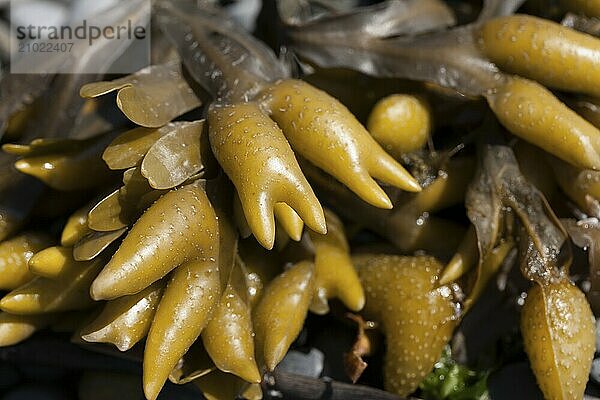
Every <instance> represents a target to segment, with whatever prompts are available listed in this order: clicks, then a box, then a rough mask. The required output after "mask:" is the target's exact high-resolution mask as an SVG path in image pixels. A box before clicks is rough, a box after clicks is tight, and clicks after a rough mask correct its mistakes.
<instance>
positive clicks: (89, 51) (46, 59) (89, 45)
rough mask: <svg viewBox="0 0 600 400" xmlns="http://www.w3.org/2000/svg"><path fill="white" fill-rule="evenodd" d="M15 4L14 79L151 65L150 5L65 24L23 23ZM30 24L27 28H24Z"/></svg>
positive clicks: (131, 2)
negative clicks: (19, 75) (16, 11)
mask: <svg viewBox="0 0 600 400" xmlns="http://www.w3.org/2000/svg"><path fill="white" fill-rule="evenodd" d="M20 1H22V0H11V2H10V6H11V11H10V17H11V36H12V42H11V64H10V71H11V73H19V74H49V73H82V74H105V73H119V74H121V73H132V72H135V71H137V70H140V69H142V68H144V67H145V66H147V65H149V63H150V12H151V0H128V1H121V2H117V3H116V4H113V5H112V6H110V7H108V8H106V9H104V10H100V11H99V12H96V13H94V15H85V16H81V15H79V16H75V17H70V18H66V20H65V21H61V23H60V24H54V25H50V24H40V23H39V22H35V21H31V23H28V22H29V21H23V19H22V15H21V16H20V17H21V18H17V15H15V14H13V12H14V10H16V9H17V7H15V4H16V3H17V2H20ZM24 22H25V23H24Z"/></svg>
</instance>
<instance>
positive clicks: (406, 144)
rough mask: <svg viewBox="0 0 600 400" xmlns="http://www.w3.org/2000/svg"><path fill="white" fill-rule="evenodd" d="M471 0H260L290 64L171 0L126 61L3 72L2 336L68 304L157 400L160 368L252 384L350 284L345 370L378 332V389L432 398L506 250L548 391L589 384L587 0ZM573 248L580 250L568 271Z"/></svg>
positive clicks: (228, 388) (590, 91)
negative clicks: (351, 4)
mask: <svg viewBox="0 0 600 400" xmlns="http://www.w3.org/2000/svg"><path fill="white" fill-rule="evenodd" d="M454 3H457V2H454ZM462 3H465V4H464V5H465V7H466V8H465V7H463V8H456V9H455V10H453V9H452V8H450V7H449V6H448V5H447V4H446V3H444V2H441V1H438V0H427V1H405V0H391V1H386V2H383V3H377V4H375V5H372V6H368V7H362V8H353V9H335V7H334V6H332V8H331V9H328V8H325V7H323V3H311V2H305V1H299V0H285V1H280V2H278V3H277V4H276V5H275V4H272V3H270V2H265V4H266V6H265V9H266V10H267V11H265V13H266V15H268V9H269V7H268V5H269V4H270V5H271V6H273V7H271V8H276V10H277V11H278V18H280V24H279V25H280V27H281V32H278V35H277V36H278V37H277V39H278V40H279V41H280V42H283V43H285V45H286V47H285V51H282V55H281V57H279V58H278V57H276V55H275V53H273V51H272V50H271V49H270V48H269V47H267V46H266V45H265V44H263V43H262V42H261V41H259V40H258V39H257V38H256V37H254V36H251V35H249V34H248V33H246V32H244V30H243V29H242V28H240V27H239V26H238V25H237V24H236V23H235V22H233V20H231V19H229V18H228V17H227V16H226V15H225V14H224V12H223V10H221V9H219V8H216V7H215V6H211V5H206V4H201V5H197V4H196V2H192V1H190V2H186V1H181V2H167V1H164V2H160V1H159V2H157V3H156V4H155V5H154V8H153V11H152V18H153V21H154V24H155V25H156V26H157V27H159V28H160V31H158V30H157V32H156V33H155V35H154V37H153V60H152V61H153V65H151V66H149V67H147V68H145V69H143V70H141V71H139V72H136V73H134V74H131V75H128V76H124V77H118V78H116V79H112V80H103V81H97V79H98V78H97V77H92V76H88V75H85V76H83V75H81V76H79V75H71V76H68V77H67V76H43V77H38V76H35V77H32V76H29V77H27V76H19V75H12V76H11V75H7V76H5V77H4V78H3V80H2V81H1V82H0V92H2V94H3V96H2V100H1V107H0V116H1V118H2V122H3V124H2V129H3V131H2V134H3V139H2V141H3V143H4V144H3V146H2V149H3V153H2V155H0V164H1V168H2V174H0V240H1V242H0V289H1V290H3V291H5V293H4V295H3V297H2V299H1V300H0V309H1V310H2V311H1V313H0V345H1V346H10V345H14V344H16V343H19V342H21V341H24V340H26V339H27V338H29V337H30V336H31V335H32V334H33V333H34V332H36V331H38V330H41V329H44V328H46V327H49V326H55V325H56V324H61V323H62V324H64V321H70V326H71V327H72V328H71V329H72V330H73V331H74V336H73V338H74V339H73V340H76V341H81V340H83V341H86V342H94V343H110V344H113V345H114V346H116V348H117V349H118V350H120V351H123V352H125V351H128V350H130V349H131V348H132V347H133V346H134V345H136V344H137V343H140V342H145V345H144V351H143V388H144V393H145V395H146V398H147V399H150V400H153V399H155V398H156V397H157V396H158V394H159V392H160V391H161V388H162V387H163V385H164V384H165V382H166V381H167V380H171V381H173V382H176V383H187V382H190V381H193V382H194V383H195V384H196V385H198V386H199V387H200V388H201V390H202V391H203V392H204V394H205V396H207V397H209V398H217V399H226V398H233V397H234V396H236V395H238V396H243V397H246V398H259V397H260V396H261V386H260V383H261V380H262V379H263V375H264V373H265V372H266V371H273V370H274V369H275V368H276V367H277V365H278V364H279V363H280V362H281V361H282V359H283V358H284V356H285V355H286V353H287V351H288V349H289V348H290V346H291V345H292V344H293V342H294V340H295V339H296V338H297V336H298V335H299V333H300V332H301V330H302V328H303V325H304V321H305V318H306V317H307V313H308V312H309V311H310V312H312V313H316V314H327V313H329V312H330V306H331V305H330V302H331V300H332V299H338V300H339V301H340V302H341V304H343V307H344V308H345V309H346V310H348V311H349V312H352V313H355V315H354V316H353V317H352V319H353V320H356V321H358V323H359V328H360V334H359V336H358V339H357V340H358V341H357V343H356V344H355V346H354V347H353V349H352V352H350V349H348V350H349V353H348V354H347V355H346V362H347V365H346V366H347V368H348V370H349V373H350V374H351V375H352V378H353V379H354V380H356V379H358V378H359V377H360V375H361V373H362V372H363V370H364V369H365V368H368V367H367V365H366V363H365V362H364V361H363V359H362V357H365V356H367V355H369V354H370V352H371V350H372V349H371V347H372V345H373V346H375V345H376V343H371V342H370V340H369V337H368V335H365V327H367V326H368V327H370V328H373V327H374V326H375V327H377V328H378V329H379V330H381V331H382V332H383V334H384V336H385V338H386V342H385V343H386V345H385V350H386V354H385V360H384V363H383V364H384V365H383V378H384V379H383V381H384V386H385V389H386V390H388V391H391V392H393V393H395V394H397V395H400V396H406V395H409V394H411V393H413V392H415V390H417V388H418V387H419V385H420V384H421V389H422V390H424V393H426V390H425V389H426V387H425V386H426V385H427V384H429V383H428V382H432V380H434V379H437V378H435V376H434V375H429V376H428V377H427V380H426V381H424V379H425V378H426V376H427V375H428V374H429V373H430V372H431V371H432V369H433V368H434V365H436V367H435V368H436V370H439V369H440V368H445V367H441V366H439V365H438V364H439V363H438V364H436V362H437V361H438V360H439V359H440V357H441V356H442V354H443V352H445V350H444V349H445V347H446V345H447V344H448V342H449V341H450V339H451V337H452V335H453V332H454V331H455V329H456V328H457V327H458V326H460V324H461V321H462V320H463V318H464V317H465V315H468V313H469V311H470V310H471V308H472V307H473V306H476V305H477V302H478V300H480V299H481V298H482V296H485V293H486V287H488V286H489V284H490V282H495V281H494V278H495V277H496V276H497V275H498V274H500V275H501V276H503V279H504V280H506V279H516V278H514V277H508V278H507V275H506V274H507V271H509V268H510V267H511V266H512V264H518V265H519V268H520V272H521V274H522V277H524V278H525V279H526V280H527V281H529V282H531V283H530V284H529V288H526V289H525V291H526V296H525V295H522V296H521V300H522V299H523V298H524V299H525V300H524V302H522V304H523V303H524V304H523V306H522V309H521V310H520V320H521V335H522V337H523V345H524V349H525V351H526V353H527V355H528V357H529V362H530V365H531V369H532V370H533V372H534V374H535V376H536V378H537V382H538V385H539V387H540V389H541V391H542V393H543V395H544V397H546V398H548V399H577V398H582V397H583V392H584V389H585V386H586V383H587V380H588V373H589V370H590V366H591V361H592V358H593V355H594V352H595V326H594V313H593V311H592V310H594V312H596V313H597V312H600V298H599V294H598V291H599V290H600V281H599V277H598V276H599V274H600V269H599V263H600V256H598V255H597V254H596V253H597V252H596V250H597V249H598V240H599V239H600V223H599V222H598V218H600V204H599V201H600V175H599V174H600V172H598V170H599V169H600V131H599V129H600V113H599V111H598V110H599V109H600V101H599V100H598V98H599V96H600V40H599V39H598V38H597V37H595V36H594V35H595V34H597V32H595V31H594V30H593V28H594V24H593V23H592V22H593V21H594V20H593V19H592V18H593V17H600V6H598V4H597V2H594V1H574V0H571V1H568V0H565V1H561V2H560V4H559V5H558V6H557V7H558V10H559V11H556V10H557V9H556V8H550V7H548V8H544V7H539V4H538V3H540V2H531V3H535V4H533V5H529V2H527V3H526V4H525V5H522V3H523V2H522V1H508V2H504V1H484V2H483V7H482V8H481V10H480V11H479V13H478V15H477V13H476V12H474V11H473V10H475V9H476V7H475V8H474V7H473V5H472V4H471V3H470V2H462ZM536 5H537V6H536ZM115 7H116V8H117V9H118V7H123V8H125V6H122V5H117V6H115ZM469 7H471V9H472V10H471V14H469V13H468V11H465V10H468V9H469ZM519 7H521V8H520V12H528V13H530V14H515V11H516V10H517V9H519ZM457 10H462V11H461V12H462V14H461V15H458V14H456V13H455V11H457ZM567 11H571V12H573V13H574V14H569V15H568V17H567V18H565V20H564V23H563V24H562V25H561V24H560V23H558V22H555V21H553V19H554V20H556V19H557V18H559V17H560V16H562V15H564V13H565V12H567ZM126 12H127V10H124V13H123V14H122V15H121V16H124V15H125V14H126ZM457 12H458V11H457ZM534 14H537V15H538V16H535V15H534ZM112 15H117V16H118V15H119V14H118V13H116V14H112ZM458 17H460V19H462V20H465V21H466V22H464V21H463V22H462V23H461V24H458V23H457V22H456V20H457V18H458ZM259 21H260V19H259ZM576 29H580V30H584V31H583V32H582V31H577V30H576ZM586 30H587V31H586ZM258 31H259V32H260V26H259V29H258ZM271 33H272V32H271ZM265 39H266V40H268V39H273V38H272V37H269V35H266V36H265ZM282 49H283V48H282ZM85 56H86V57H82V59H85V60H86V62H90V61H89V60H94V55H93V54H92V55H89V54H87V55H85ZM112 92H116V93H114V94H113V95H107V94H109V93H112ZM336 97H337V98H336ZM115 98H116V103H117V106H118V107H119V109H120V110H121V111H122V115H115V113H110V112H107V110H112V109H114V106H113V103H114V99H115ZM50 99H52V100H51V102H49V100H50ZM480 99H483V101H482V100H480ZM66 106H68V107H69V108H70V109H69V114H68V115H65V110H62V109H61V107H66ZM350 110H352V111H350ZM125 117H126V118H125ZM49 121H50V122H49ZM360 121H364V123H365V125H366V127H365V125H363V123H361V122H360ZM132 124H135V126H134V125H132ZM83 202H87V203H86V204H82V203H83ZM463 204H464V208H463V207H462V205H463ZM465 209H466V213H465V211H464V210H465ZM447 210H451V211H447ZM557 215H558V216H557ZM559 216H560V218H559ZM39 221H42V223H39ZM44 221H45V222H44ZM48 221H49V222H48ZM49 227H50V228H49ZM56 229H61V230H62V234H61V235H60V239H57V235H56ZM365 231H370V232H371V234H365V233H364V232H365ZM373 233H374V234H375V235H373ZM572 244H574V245H575V246H578V247H581V248H584V249H585V250H586V251H587V252H588V254H589V260H588V261H587V264H588V267H589V268H587V270H586V269H582V268H581V266H577V268H578V270H580V272H579V273H578V274H577V279H578V282H577V283H578V285H575V284H574V283H573V281H572V280H571V275H570V273H569V268H570V266H571V263H572V260H573V256H572V253H573V249H572ZM578 262H579V263H583V262H584V261H582V260H579V261H578ZM499 271H500V272H499ZM513 275H514V274H513ZM505 286H506V285H505ZM580 287H583V288H584V289H585V290H583V291H582V289H581V288H580ZM590 306H591V307H590ZM336 307H337V308H338V309H339V306H336ZM358 314H360V315H361V316H362V318H360V317H359V316H358ZM363 318H364V319H363ZM365 321H372V322H368V323H367V322H365ZM373 322H374V323H373ZM349 329H352V328H349ZM444 354H445V353H444ZM448 368H450V367H448ZM452 368H454V367H452ZM424 385H425V386H424Z"/></svg>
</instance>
